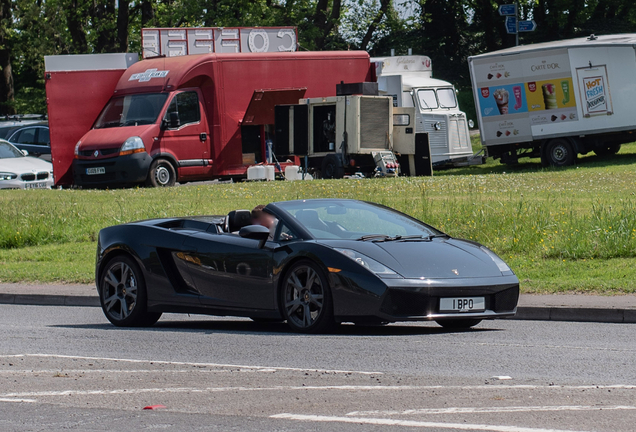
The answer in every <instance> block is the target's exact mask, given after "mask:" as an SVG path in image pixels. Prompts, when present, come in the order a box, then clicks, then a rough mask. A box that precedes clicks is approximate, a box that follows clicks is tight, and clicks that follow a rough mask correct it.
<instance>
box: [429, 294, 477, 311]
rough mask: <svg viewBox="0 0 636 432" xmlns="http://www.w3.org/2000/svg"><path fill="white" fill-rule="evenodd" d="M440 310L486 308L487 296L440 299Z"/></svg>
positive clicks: (475, 309)
mask: <svg viewBox="0 0 636 432" xmlns="http://www.w3.org/2000/svg"><path fill="white" fill-rule="evenodd" d="M439 310H440V312H446V311H452V312H472V311H475V312H477V311H484V310H486V298H485V297H448V298H442V299H440V301H439Z"/></svg>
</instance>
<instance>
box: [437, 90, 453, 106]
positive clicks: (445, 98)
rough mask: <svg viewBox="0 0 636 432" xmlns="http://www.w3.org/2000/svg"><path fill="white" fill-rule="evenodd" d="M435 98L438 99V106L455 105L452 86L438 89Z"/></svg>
mask: <svg viewBox="0 0 636 432" xmlns="http://www.w3.org/2000/svg"><path fill="white" fill-rule="evenodd" d="M437 98H438V99H439V106H440V108H455V107H456V106H457V99H456V98H455V91H454V90H453V89H452V88H441V89H438V90H437Z"/></svg>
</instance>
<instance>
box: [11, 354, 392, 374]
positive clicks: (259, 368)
mask: <svg viewBox="0 0 636 432" xmlns="http://www.w3.org/2000/svg"><path fill="white" fill-rule="evenodd" d="M0 357H4V358H19V357H44V358H60V359H78V360H98V361H115V362H128V363H152V364H162V365H177V366H199V367H203V366H204V367H220V368H237V369H246V370H251V371H259V372H260V371H262V372H271V371H293V372H324V373H334V374H356V375H383V373H382V372H369V371H353V370H338V369H313V368H294V367H284V366H246V365H234V364H224V363H197V362H177V361H161V360H136V359H120V358H110V357H86V356H71V355H62V354H11V355H0Z"/></svg>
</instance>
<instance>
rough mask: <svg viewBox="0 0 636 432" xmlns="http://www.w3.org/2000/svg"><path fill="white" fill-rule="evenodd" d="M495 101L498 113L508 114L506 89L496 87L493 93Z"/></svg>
mask: <svg viewBox="0 0 636 432" xmlns="http://www.w3.org/2000/svg"><path fill="white" fill-rule="evenodd" d="M493 96H494V97H495V102H497V108H499V114H508V90H506V89H502V88H500V89H497V90H495V92H494V93H493Z"/></svg>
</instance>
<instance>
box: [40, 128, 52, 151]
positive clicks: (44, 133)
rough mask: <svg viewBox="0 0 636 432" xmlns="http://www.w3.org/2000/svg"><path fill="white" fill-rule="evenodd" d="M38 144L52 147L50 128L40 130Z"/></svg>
mask: <svg viewBox="0 0 636 432" xmlns="http://www.w3.org/2000/svg"><path fill="white" fill-rule="evenodd" d="M38 144H40V145H46V146H48V145H51V137H50V132H49V128H45V127H42V128H38Z"/></svg>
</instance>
